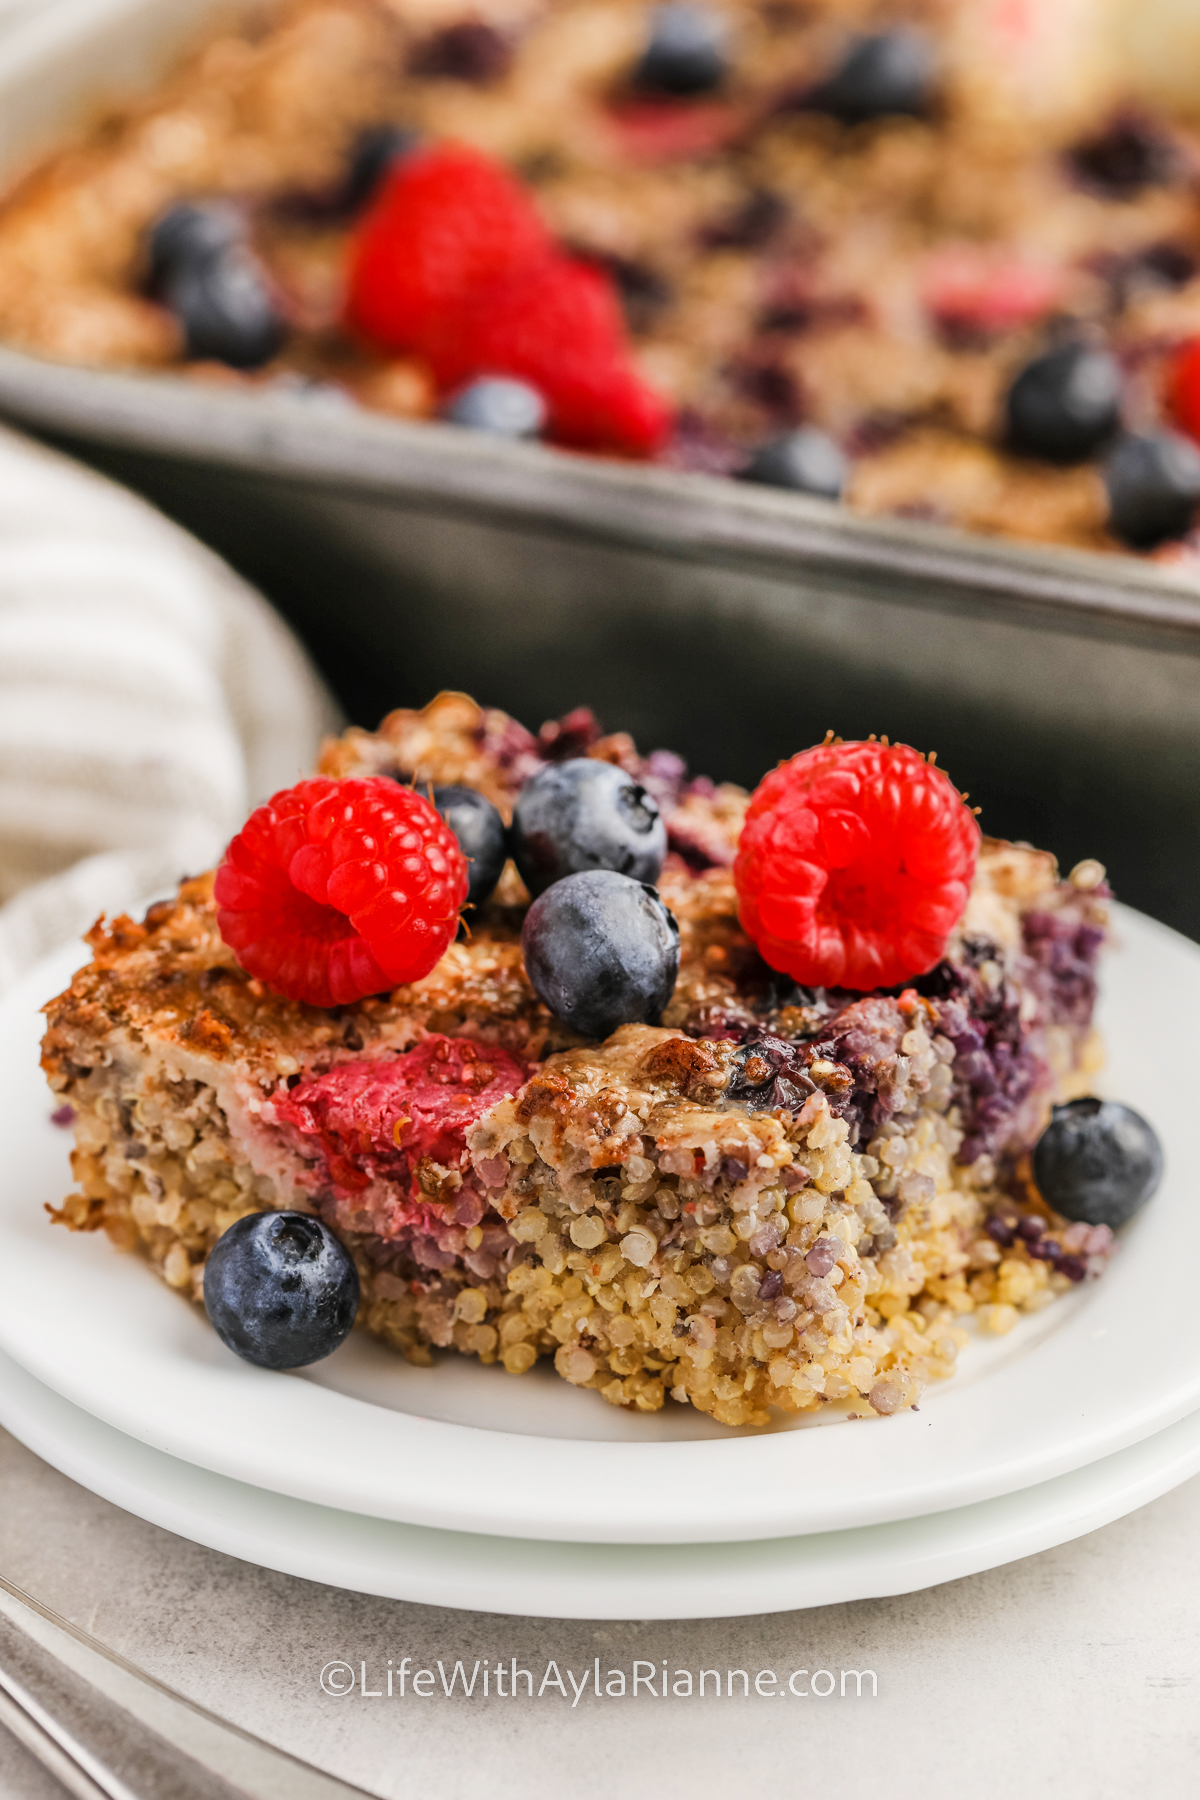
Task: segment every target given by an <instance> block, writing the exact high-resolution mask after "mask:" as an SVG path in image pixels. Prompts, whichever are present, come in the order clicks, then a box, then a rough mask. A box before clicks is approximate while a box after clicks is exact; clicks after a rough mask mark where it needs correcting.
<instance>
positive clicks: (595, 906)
mask: <svg viewBox="0 0 1200 1800" xmlns="http://www.w3.org/2000/svg"><path fill="white" fill-rule="evenodd" d="M521 949H522V951H523V952H524V956H525V968H526V971H527V972H528V975H529V979H530V981H531V982H532V983H533V986H534V989H535V991H536V992H537V994H538V995H539V997H540V998H541V999H542V1000H544V1001H545V1003H546V1005H547V1006H548V1007H549V1008H550V1011H551V1012H552V1013H554V1014H555V1016H556V1017H557V1018H560V1019H562V1020H563V1021H564V1022H565V1023H566V1024H568V1025H570V1026H572V1027H573V1029H574V1030H576V1031H578V1032H580V1033H581V1034H582V1035H583V1036H584V1037H590V1038H606V1037H608V1036H609V1034H610V1033H611V1032H614V1031H615V1030H616V1029H617V1026H618V1025H631V1024H636V1023H645V1024H648V1025H654V1024H657V1023H658V1021H659V1019H661V1017H662V1013H663V1008H664V1007H665V1006H666V1004H667V1001H668V1000H669V999H670V998H671V995H672V993H673V992H674V988H675V978H676V976H677V975H678V973H679V927H678V925H677V924H676V923H675V919H674V916H673V915H672V914H671V913H670V912H669V911H668V909H667V908H666V906H664V904H663V902H662V900H661V899H660V898H659V896H658V894H657V893H656V891H655V890H654V888H652V887H648V886H647V885H646V883H645V882H642V881H633V880H631V879H630V877H629V876H628V875H617V874H615V873H614V872H613V870H611V869H588V870H586V871H585V872H584V873H583V874H580V875H568V876H567V877H566V879H565V880H564V881H556V882H555V884H554V886H553V887H551V888H547V890H546V892H545V893H544V894H542V895H541V896H540V897H539V898H538V899H537V900H535V901H534V903H533V905H532V906H531V907H530V909H529V911H528V913H526V915H525V924H524V926H523V927H522V929H521Z"/></svg>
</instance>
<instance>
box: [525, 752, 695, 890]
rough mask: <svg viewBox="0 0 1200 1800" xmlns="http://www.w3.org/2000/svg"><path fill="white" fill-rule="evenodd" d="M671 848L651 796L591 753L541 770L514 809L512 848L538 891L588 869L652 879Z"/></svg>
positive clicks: (530, 885)
mask: <svg viewBox="0 0 1200 1800" xmlns="http://www.w3.org/2000/svg"><path fill="white" fill-rule="evenodd" d="M666 853H667V828H666V826H665V825H664V823H663V821H662V818H661V816H660V814H659V810H658V806H657V804H656V802H655V800H654V798H653V796H652V795H651V794H649V793H647V791H646V789H645V788H644V787H642V786H641V784H640V782H637V781H635V780H634V779H633V777H632V775H627V774H626V773H625V771H624V769H618V768H617V767H616V765H615V764H613V763H606V762H599V761H598V760H596V759H595V758H592V757H588V756H580V757H573V758H572V759H571V760H570V761H569V762H561V763H554V764H552V765H551V767H550V768H548V769H540V770H539V771H538V773H537V774H536V775H534V776H533V777H532V778H531V779H530V780H529V781H527V782H526V783H525V786H524V787H523V788H522V789H521V793H520V796H519V798H518V800H517V804H516V807H515V808H514V811H513V823H512V854H513V858H514V860H515V861H516V865H517V868H518V869H519V870H520V871H521V879H522V880H523V881H524V883H525V885H526V887H527V888H528V889H529V891H530V893H532V894H540V893H542V892H543V891H544V890H545V889H546V888H548V887H549V886H550V885H551V883H552V882H555V881H561V880H562V879H563V877H564V876H566V875H574V874H577V873H579V872H580V871H581V870H583V869H613V870H615V871H616V872H617V873H618V874H621V875H628V876H631V877H632V878H633V880H634V881H650V882H654V881H657V880H658V878H659V875H660V874H661V873H662V865H663V857H664V856H665V855H666Z"/></svg>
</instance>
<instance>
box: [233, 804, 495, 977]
mask: <svg viewBox="0 0 1200 1800" xmlns="http://www.w3.org/2000/svg"><path fill="white" fill-rule="evenodd" d="M215 893H216V900H217V906H218V909H219V910H218V913H217V923H218V926H219V927H220V932H221V936H222V937H223V938H224V940H225V942H226V943H227V944H228V945H229V946H230V948H231V949H232V950H234V951H236V953H237V958H238V961H239V962H240V963H241V965H242V967H243V968H244V969H246V970H248V972H249V973H250V974H251V975H254V976H257V977H258V979H259V980H260V981H265V982H266V983H267V985H268V986H269V987H272V988H274V989H275V991H276V992H277V993H280V994H283V995H284V996H285V997H286V998H287V999H289V1000H304V1001H307V1002H308V1004H309V1005H310V1006H345V1005H347V1004H348V1003H349V1002H351V1001H354V1000H361V999H362V998H363V997H364V996H365V995H367V994H378V993H382V992H385V991H387V990H389V989H391V988H393V987H396V986H398V985H399V984H400V983H401V982H406V981H419V980H420V978H421V976H422V975H428V973H429V971H430V969H432V968H433V966H434V964H435V963H436V962H437V961H438V960H439V958H440V957H441V956H442V955H443V954H444V953H445V951H446V949H447V947H448V946H449V944H450V942H451V940H452V939H453V937H454V933H455V931H456V929H457V926H458V909H459V907H460V906H461V905H462V903H463V901H464V899H465V898H466V893H467V860H466V858H465V856H464V855H463V853H462V851H461V850H460V849H459V847H458V841H457V839H456V838H455V836H454V834H453V832H452V831H451V830H450V828H449V826H448V825H446V824H445V823H444V821H443V820H442V818H441V817H440V816H439V814H438V813H437V812H436V811H435V810H434V808H433V807H432V806H431V805H430V803H429V801H428V800H425V799H423V798H422V796H421V795H420V794H418V793H415V792H414V791H413V790H411V789H410V788H405V787H400V786H399V785H398V784H397V783H396V782H394V781H388V780H385V779H382V778H379V777H376V778H373V779H371V780H366V781H326V780H317V781H301V782H299V783H298V784H297V786H295V787H293V788H285V789H284V790H283V792H282V793H279V794H276V795H275V796H274V798H273V799H271V800H269V801H268V802H267V804H266V805H265V806H260V807H259V808H258V810H257V812H254V813H251V815H250V817H249V819H248V820H247V821H246V824H245V825H244V826H243V827H242V829H241V831H240V832H239V833H238V835H237V836H236V837H235V838H234V840H233V842H232V843H231V844H230V846H229V848H228V850H227V851H226V852H225V860H224V862H223V863H222V864H221V867H220V868H219V869H218V871H217V879H216V887H215Z"/></svg>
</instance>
